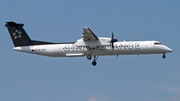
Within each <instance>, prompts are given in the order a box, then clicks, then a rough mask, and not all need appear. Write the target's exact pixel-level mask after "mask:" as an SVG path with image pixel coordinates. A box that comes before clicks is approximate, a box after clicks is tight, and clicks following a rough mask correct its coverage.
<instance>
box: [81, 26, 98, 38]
mask: <svg viewBox="0 0 180 101" xmlns="http://www.w3.org/2000/svg"><path fill="white" fill-rule="evenodd" d="M83 31H84V32H83V33H82V37H83V40H84V41H90V40H91V41H92V40H99V39H98V37H97V36H96V35H95V34H94V33H93V32H92V31H91V29H90V28H87V27H84V28H83Z"/></svg>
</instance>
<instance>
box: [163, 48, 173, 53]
mask: <svg viewBox="0 0 180 101" xmlns="http://www.w3.org/2000/svg"><path fill="white" fill-rule="evenodd" d="M164 50H165V52H167V53H170V52H172V49H171V48H169V47H167V46H164Z"/></svg>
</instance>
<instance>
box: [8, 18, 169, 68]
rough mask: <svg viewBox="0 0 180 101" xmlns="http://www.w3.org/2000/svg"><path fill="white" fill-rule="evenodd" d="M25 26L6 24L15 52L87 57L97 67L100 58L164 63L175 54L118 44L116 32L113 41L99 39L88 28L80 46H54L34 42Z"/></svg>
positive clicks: (149, 44)
mask: <svg viewBox="0 0 180 101" xmlns="http://www.w3.org/2000/svg"><path fill="white" fill-rule="evenodd" d="M23 26H24V24H22V23H16V22H13V21H9V22H6V24H5V27H7V29H8V31H9V34H10V36H11V39H12V41H13V43H14V47H13V50H16V51H20V52H25V53H31V54H37V55H43V56H50V57H82V56H86V57H87V59H88V60H91V59H92V57H93V61H92V65H93V66H96V65H97V62H96V61H97V59H98V57H99V56H107V55H110V56H113V55H115V56H118V55H141V54H162V58H163V59H164V58H166V55H165V54H166V53H170V52H172V49H171V48H169V47H167V46H165V45H163V44H161V43H160V42H159V41H122V42H118V40H117V39H115V38H114V34H113V32H112V36H111V38H110V37H97V36H96V35H95V34H94V33H93V32H92V30H91V29H90V28H88V27H84V28H83V33H82V38H81V39H78V40H77V41H76V42H65V43H53V42H46V41H39V40H31V39H30V37H29V36H28V34H27V33H26V31H25V30H24V28H23Z"/></svg>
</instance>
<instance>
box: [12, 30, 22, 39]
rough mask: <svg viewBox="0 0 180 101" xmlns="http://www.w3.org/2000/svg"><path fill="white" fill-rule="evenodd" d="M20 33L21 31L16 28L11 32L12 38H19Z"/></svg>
mask: <svg viewBox="0 0 180 101" xmlns="http://www.w3.org/2000/svg"><path fill="white" fill-rule="evenodd" d="M21 33H22V32H21V31H19V30H16V31H15V32H14V33H13V36H14V39H18V38H21Z"/></svg>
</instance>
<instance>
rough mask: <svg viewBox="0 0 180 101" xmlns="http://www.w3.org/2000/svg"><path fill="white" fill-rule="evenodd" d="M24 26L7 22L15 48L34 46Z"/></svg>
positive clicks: (6, 25)
mask: <svg viewBox="0 0 180 101" xmlns="http://www.w3.org/2000/svg"><path fill="white" fill-rule="evenodd" d="M23 26H24V24H17V23H15V22H6V24H5V27H7V29H8V31H9V34H10V36H11V39H12V41H13V43H14V46H15V47H17V46H29V45H32V41H31V39H30V38H29V36H28V35H27V33H26V31H25V30H24V29H23Z"/></svg>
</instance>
